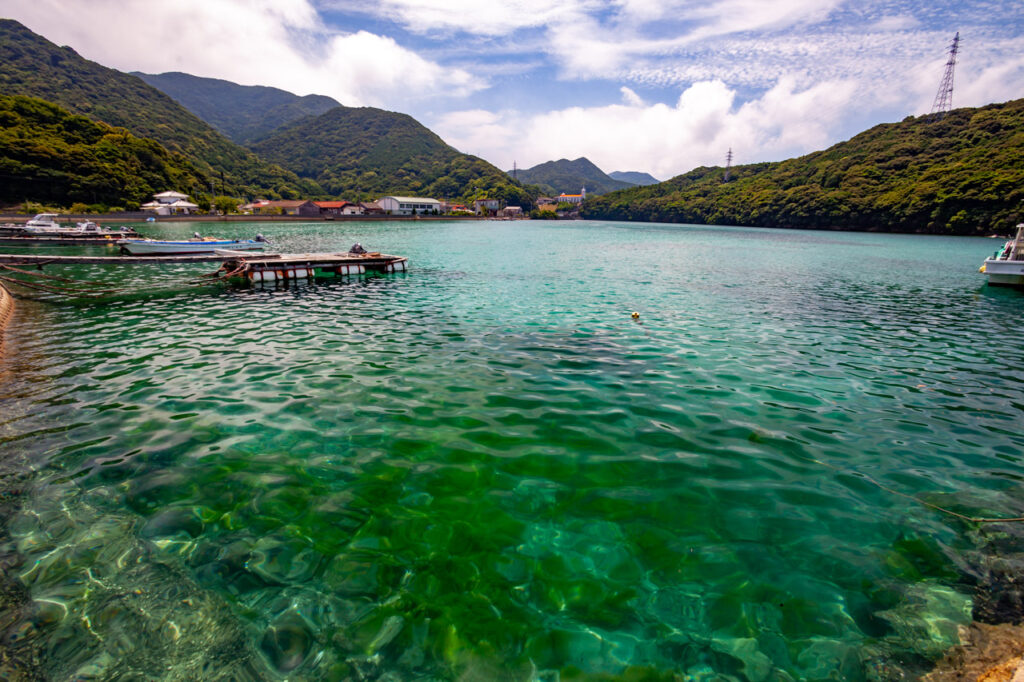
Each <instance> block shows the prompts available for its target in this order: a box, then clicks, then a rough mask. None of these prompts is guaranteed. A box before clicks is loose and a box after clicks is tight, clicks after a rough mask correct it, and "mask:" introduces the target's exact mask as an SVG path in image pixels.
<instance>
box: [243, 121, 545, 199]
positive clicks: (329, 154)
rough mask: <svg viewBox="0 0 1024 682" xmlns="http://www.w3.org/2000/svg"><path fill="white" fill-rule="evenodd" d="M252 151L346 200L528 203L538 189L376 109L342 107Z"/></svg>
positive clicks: (299, 124)
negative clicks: (410, 197)
mask: <svg viewBox="0 0 1024 682" xmlns="http://www.w3.org/2000/svg"><path fill="white" fill-rule="evenodd" d="M252 148H253V149H254V150H255V151H256V152H257V153H258V154H260V155H261V156H262V157H264V158H266V159H269V160H271V161H274V162H276V163H279V164H281V165H282V166H284V167H286V168H288V169H290V170H293V171H295V172H296V173H298V174H299V175H300V176H302V177H306V178H311V179H314V180H316V182H318V183H319V184H320V185H321V186H322V187H323V188H324V189H325V190H326V191H327V192H329V193H330V194H332V195H336V196H345V197H346V198H358V197H376V196H380V195H386V194H400V195H416V196H430V197H435V198H438V199H444V198H448V199H457V198H463V199H470V198H473V197H481V196H488V197H490V198H494V199H501V200H503V201H506V202H508V203H509V204H518V205H521V206H523V207H524V208H529V207H530V206H531V205H532V196H533V195H535V193H536V188H533V190H532V191H531V190H530V188H524V187H523V186H522V185H520V184H519V183H516V182H514V181H513V180H512V179H511V178H509V177H507V176H506V175H505V174H504V173H502V172H501V171H500V170H499V169H498V168H495V167H494V166H492V165H491V164H489V163H487V162H486V161H484V160H483V159H479V158H477V157H475V156H470V155H468V154H463V153H461V152H459V151H457V150H455V149H453V148H452V147H450V146H448V145H447V144H445V142H444V140H442V139H441V138H440V137H438V136H437V135H435V134H434V133H432V132H431V131H430V130H428V129H427V128H425V127H424V126H422V125H421V124H420V123H418V122H417V121H416V120H415V119H414V118H412V117H411V116H408V115H406V114H399V113H395V112H391V111H383V110H381V109H374V108H370V107H361V108H351V107H336V108H334V109H331V110H330V111H328V112H327V113H325V114H322V115H320V116H317V117H314V118H306V119H303V120H301V121H298V122H296V123H293V124H292V125H289V126H286V127H284V128H282V129H280V130H278V131H277V132H276V133H274V134H273V135H271V136H270V137H267V138H265V139H263V140H260V141H259V142H256V143H255V144H253V146H252Z"/></svg>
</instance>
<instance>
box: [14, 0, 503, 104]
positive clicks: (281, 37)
mask: <svg viewBox="0 0 1024 682" xmlns="http://www.w3.org/2000/svg"><path fill="white" fill-rule="evenodd" d="M66 5H67V3H66V2H62V1H61V0H10V1H9V2H8V3H7V8H6V13H7V14H8V15H9V16H12V17H14V18H16V19H18V20H19V21H21V22H23V23H24V24H26V25H27V26H28V27H29V28H31V29H33V30H34V31H36V32H38V33H41V34H42V35H44V36H46V37H47V38H48V39H49V40H51V41H53V42H56V43H58V44H70V45H72V46H73V47H74V48H75V49H76V50H77V51H78V52H79V53H80V54H82V55H83V56H84V57H87V58H89V59H93V60H95V61H98V62H100V63H101V64H104V65H105V66H111V67H114V68H119V69H123V70H126V71H144V72H150V73H160V72H164V71H185V72H187V73H191V74H194V75H197V76H206V77H213V78H223V79H226V80H230V81H234V82H236V83H241V84H244V85H270V86H275V87H279V88H282V89H284V90H288V91H290V92H295V93H297V94H310V93H316V94H323V95H330V96H332V97H334V98H335V99H337V100H339V101H340V102H341V103H342V104H346V105H355V106H358V105H376V106H389V105H390V106H396V105H398V104H400V103H408V102H409V101H410V100H416V99H418V98H423V97H429V96H433V95H436V94H438V93H441V92H443V93H444V96H446V97H451V96H452V95H460V94H466V93H469V92H473V91H475V90H479V89H481V88H482V87H485V85H486V84H485V83H484V82H483V81H481V80H480V79H479V78H477V77H475V76H473V75H471V74H470V73H469V72H467V71H465V70H463V69H459V68H448V67H445V66H442V65H439V64H437V63H435V62H432V61H429V60H427V59H424V58H423V57H421V56H419V55H418V54H416V53H415V52H413V51H411V50H408V49H405V48H403V47H402V46H400V45H399V44H398V43H396V42H395V41H394V40H393V39H392V38H389V37H384V36H379V35H375V34H372V33H369V32H366V31H355V32H350V33H340V32H338V31H335V30H331V29H329V28H328V27H326V26H325V25H324V24H323V23H322V21H321V19H320V16H319V14H318V12H317V10H316V9H315V8H314V7H313V5H312V4H310V2H309V0H217V1H215V2H211V1H209V0H177V1H176V2H174V3H160V2H157V3H154V2H150V1H149V0H90V2H89V6H88V11H81V12H77V11H76V12H75V20H74V21H54V17H61V16H66V15H67V14H68V8H67V6H66Z"/></svg>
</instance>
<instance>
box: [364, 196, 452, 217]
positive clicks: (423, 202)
mask: <svg viewBox="0 0 1024 682" xmlns="http://www.w3.org/2000/svg"><path fill="white" fill-rule="evenodd" d="M377 203H378V204H380V207H381V208H382V209H384V212H385V213H389V214H391V215H418V214H423V213H433V212H434V211H437V212H438V213H440V212H441V202H440V201H438V200H437V199H425V198H423V197H382V198H380V199H378V200H377Z"/></svg>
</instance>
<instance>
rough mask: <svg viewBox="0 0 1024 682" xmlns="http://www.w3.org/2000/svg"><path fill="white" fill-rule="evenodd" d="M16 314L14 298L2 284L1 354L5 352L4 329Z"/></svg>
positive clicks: (0, 299) (0, 293) (0, 289)
mask: <svg viewBox="0 0 1024 682" xmlns="http://www.w3.org/2000/svg"><path fill="white" fill-rule="evenodd" d="M13 313H14V298H13V297H12V296H11V294H10V292H8V291H7V289H5V288H4V285H3V284H0V353H2V352H3V350H4V327H6V326H7V321H8V320H10V319H11V315H12V314H13Z"/></svg>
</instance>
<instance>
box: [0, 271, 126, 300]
mask: <svg viewBox="0 0 1024 682" xmlns="http://www.w3.org/2000/svg"><path fill="white" fill-rule="evenodd" d="M0 282H7V283H8V284H13V285H15V286H20V287H25V288H26V289H36V290H38V291H46V292H48V293H51V294H73V295H76V296H84V297H86V298H99V297H100V296H102V295H105V294H115V293H118V292H119V291H121V290H119V289H75V288H72V287H55V286H50V285H48V284H40V283H39V282H26V281H25V280H23V279H18V278H16V277H4V276H2V275H0Z"/></svg>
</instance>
